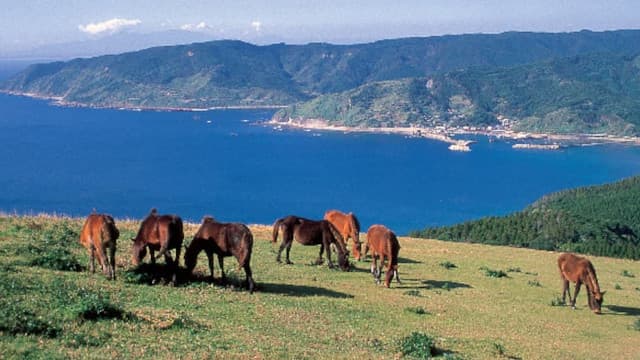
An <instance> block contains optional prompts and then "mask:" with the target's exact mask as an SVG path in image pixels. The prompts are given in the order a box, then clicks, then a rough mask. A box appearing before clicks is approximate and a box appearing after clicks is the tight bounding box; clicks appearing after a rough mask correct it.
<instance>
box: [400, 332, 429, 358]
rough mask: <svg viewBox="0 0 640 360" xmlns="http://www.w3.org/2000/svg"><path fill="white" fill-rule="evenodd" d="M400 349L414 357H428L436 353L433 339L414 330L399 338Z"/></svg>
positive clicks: (404, 353)
mask: <svg viewBox="0 0 640 360" xmlns="http://www.w3.org/2000/svg"><path fill="white" fill-rule="evenodd" d="M400 351H401V352H402V354H403V355H405V356H410V357H413V358H416V359H430V358H432V357H433V356H434V355H435V354H436V348H435V340H434V339H433V337H431V336H429V335H427V334H425V333H422V332H415V331H414V332H412V333H411V335H409V336H407V337H405V338H403V339H401V340H400Z"/></svg>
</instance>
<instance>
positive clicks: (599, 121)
mask: <svg viewBox="0 0 640 360" xmlns="http://www.w3.org/2000/svg"><path fill="white" fill-rule="evenodd" d="M639 99H640V56H634V55H615V54H611V53H599V54H589V55H578V56H574V57H571V58H564V59H554V60H549V61H545V62H541V63H534V64H527V65H519V66H515V67H510V68H500V69H495V68H490V69H487V68H474V69H467V70H459V71H453V72H449V73H445V74H436V75H434V76H431V77H426V78H425V77H421V78H409V79H402V80H391V81H383V82H375V83H370V84H365V85H363V86H360V87H358V88H356V89H353V90H349V91H346V92H342V93H338V94H329V95H323V96H320V97H318V98H315V99H313V100H311V101H308V102H305V103H300V104H295V105H292V106H290V107H288V108H287V109H283V110H280V111H279V112H278V113H277V114H276V118H277V119H280V120H285V119H286V120H288V119H289V118H293V119H324V120H327V121H328V122H329V123H330V124H335V125H346V126H367V127H379V126H396V127H397V126H405V127H406V126H412V125H413V126H425V127H433V126H438V125H447V126H464V125H470V126H487V125H498V124H500V122H499V120H498V118H507V119H510V121H509V125H510V127H511V128H513V129H515V130H522V131H533V132H548V133H609V134H616V135H637V134H638V129H640V100H639Z"/></svg>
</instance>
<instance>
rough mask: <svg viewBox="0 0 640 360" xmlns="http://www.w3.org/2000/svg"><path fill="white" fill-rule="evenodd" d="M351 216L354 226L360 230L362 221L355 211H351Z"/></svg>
mask: <svg viewBox="0 0 640 360" xmlns="http://www.w3.org/2000/svg"><path fill="white" fill-rule="evenodd" d="M349 216H350V217H351V221H353V226H354V227H355V230H356V231H357V232H360V221H358V218H357V217H356V216H355V215H354V214H353V213H349Z"/></svg>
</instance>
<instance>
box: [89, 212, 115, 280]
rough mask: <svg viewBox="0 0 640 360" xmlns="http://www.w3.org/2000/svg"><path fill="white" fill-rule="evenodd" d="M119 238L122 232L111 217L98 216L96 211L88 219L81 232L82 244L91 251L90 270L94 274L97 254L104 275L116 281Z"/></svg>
mask: <svg viewBox="0 0 640 360" xmlns="http://www.w3.org/2000/svg"><path fill="white" fill-rule="evenodd" d="M119 236H120V232H119V231H118V228H117V227H116V223H115V221H113V218H112V217H111V216H109V215H105V214H96V212H95V210H94V211H93V213H92V214H90V215H89V216H88V217H87V220H85V222H84V225H83V226H82V231H80V244H82V246H84V247H85V248H87V250H88V251H89V255H90V256H91V260H90V261H89V270H90V271H91V272H92V273H94V272H96V254H97V255H98V262H99V263H100V266H101V267H102V273H103V274H105V275H106V276H107V278H109V279H112V280H115V279H116V240H117V239H118V237H119ZM107 249H108V250H109V256H107Z"/></svg>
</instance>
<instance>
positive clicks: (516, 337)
mask: <svg viewBox="0 0 640 360" xmlns="http://www.w3.org/2000/svg"><path fill="white" fill-rule="evenodd" d="M117 224H118V227H119V228H120V231H121V237H120V239H119V243H118V253H117V265H118V266H117V276H118V278H117V280H116V281H108V280H106V279H105V277H104V276H102V274H100V273H96V274H89V273H88V272H87V271H86V267H87V263H88V256H87V254H86V251H85V250H84V249H83V248H81V247H80V245H79V244H78V240H77V235H78V232H79V231H80V227H81V225H82V220H79V219H66V218H52V217H30V218H24V217H10V216H4V217H0V293H1V296H0V358H47V359H55V358H61V359H62V358H64V359H66V358H81V359H87V358H96V359H98V358H139V359H143V358H144V359H146V358H158V357H159V358H185V359H199V358H252V359H262V358H264V359H269V358H296V359H305V358H308V359H316V358H348V359H356V358H357V359H382V358H400V357H402V356H403V352H402V349H403V347H402V345H401V344H402V342H403V339H405V343H406V342H407V341H406V340H407V339H414V340H415V335H416V334H414V338H411V337H410V336H411V335H412V333H423V334H426V335H428V336H430V337H432V338H433V339H434V340H435V346H436V347H437V349H439V351H440V353H441V354H444V357H448V358H462V359H495V358H505V359H507V358H522V359H638V358H640V281H639V280H640V263H638V262H637V261H635V262H634V261H630V260H619V259H611V258H602V257H591V260H592V262H593V263H594V265H595V267H596V270H597V272H598V279H599V281H600V286H601V288H602V289H603V290H606V291H607V293H606V295H605V298H604V304H603V314H602V315H600V316H598V315H594V314H593V313H592V312H591V311H590V310H589V309H588V307H587V306H586V302H587V300H586V294H585V289H584V287H583V290H582V291H581V294H580V295H579V297H578V302H577V305H578V306H577V309H576V310H572V309H571V308H569V307H566V306H553V305H552V303H554V304H555V303H556V302H557V298H558V297H559V296H560V295H561V294H560V285H561V284H560V279H559V275H558V270H557V268H556V258H557V256H558V254H557V253H553V252H545V251H536V250H528V249H516V248H508V247H494V246H485V245H474V244H463V243H449V242H441V241H433V240H416V239H409V238H401V239H400V243H401V246H402V248H401V250H400V264H399V273H400V277H401V280H402V284H397V283H396V282H395V281H394V282H393V283H392V285H391V288H390V289H385V288H383V287H382V286H379V285H376V284H375V283H374V281H373V278H372V277H371V275H370V274H369V266H370V263H369V262H368V261H367V262H359V263H354V265H355V268H354V269H353V271H351V272H341V271H338V270H331V269H329V268H327V266H316V265H311V263H312V261H313V260H314V259H315V258H316V256H317V252H318V250H319V248H318V247H303V246H301V245H300V244H298V243H294V245H293V248H292V250H291V259H292V261H293V262H294V265H282V264H278V263H276V262H275V256H276V252H275V251H276V249H277V248H276V247H275V246H273V245H272V244H271V242H270V241H269V239H270V232H271V228H270V227H267V226H252V227H251V229H252V231H253V233H254V236H255V238H256V241H255V244H254V253H253V254H254V255H253V259H252V268H253V272H254V278H255V280H256V282H257V285H258V288H257V291H256V292H255V293H254V294H253V295H250V294H249V293H248V292H247V291H245V290H244V289H242V288H241V287H240V285H241V283H242V281H243V280H244V273H243V271H242V270H239V271H238V270H236V262H235V259H233V258H227V260H226V261H225V268H226V271H227V274H228V277H229V283H228V284H220V283H219V282H218V281H216V282H214V283H211V282H210V281H208V280H207V279H206V276H205V274H207V273H208V269H207V268H206V257H205V256H204V254H201V255H200V258H199V260H200V261H199V263H198V266H197V268H196V276H195V277H194V278H193V279H191V280H189V281H187V280H186V279H184V280H183V283H182V284H181V285H180V286H178V287H171V286H167V285H163V284H155V285H150V284H149V280H150V279H149V278H148V276H147V274H146V273H144V272H138V273H136V272H133V271H131V269H132V266H131V260H130V257H131V256H130V251H131V242H130V241H129V239H130V238H131V237H133V236H134V235H135V231H136V230H137V226H138V223H137V222H135V221H117ZM196 228H197V225H188V226H186V228H185V233H186V234H185V242H188V241H189V240H190V239H191V238H192V236H193V234H194V232H195V230H196ZM363 240H364V236H363ZM78 263H79V265H78ZM181 263H182V259H181ZM80 267H82V269H80V270H81V271H73V270H78V269H79V268H80ZM52 268H66V269H70V270H71V271H60V270H54V269H52ZM143 269H144V268H143ZM500 270H501V271H502V273H500ZM487 274H492V275H494V276H488V275H487ZM500 275H506V276H503V277H496V276H500ZM216 276H217V277H218V276H219V269H218V267H217V265H216ZM572 288H573V286H572ZM405 351H406V350H405ZM407 356H408V354H407Z"/></svg>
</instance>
